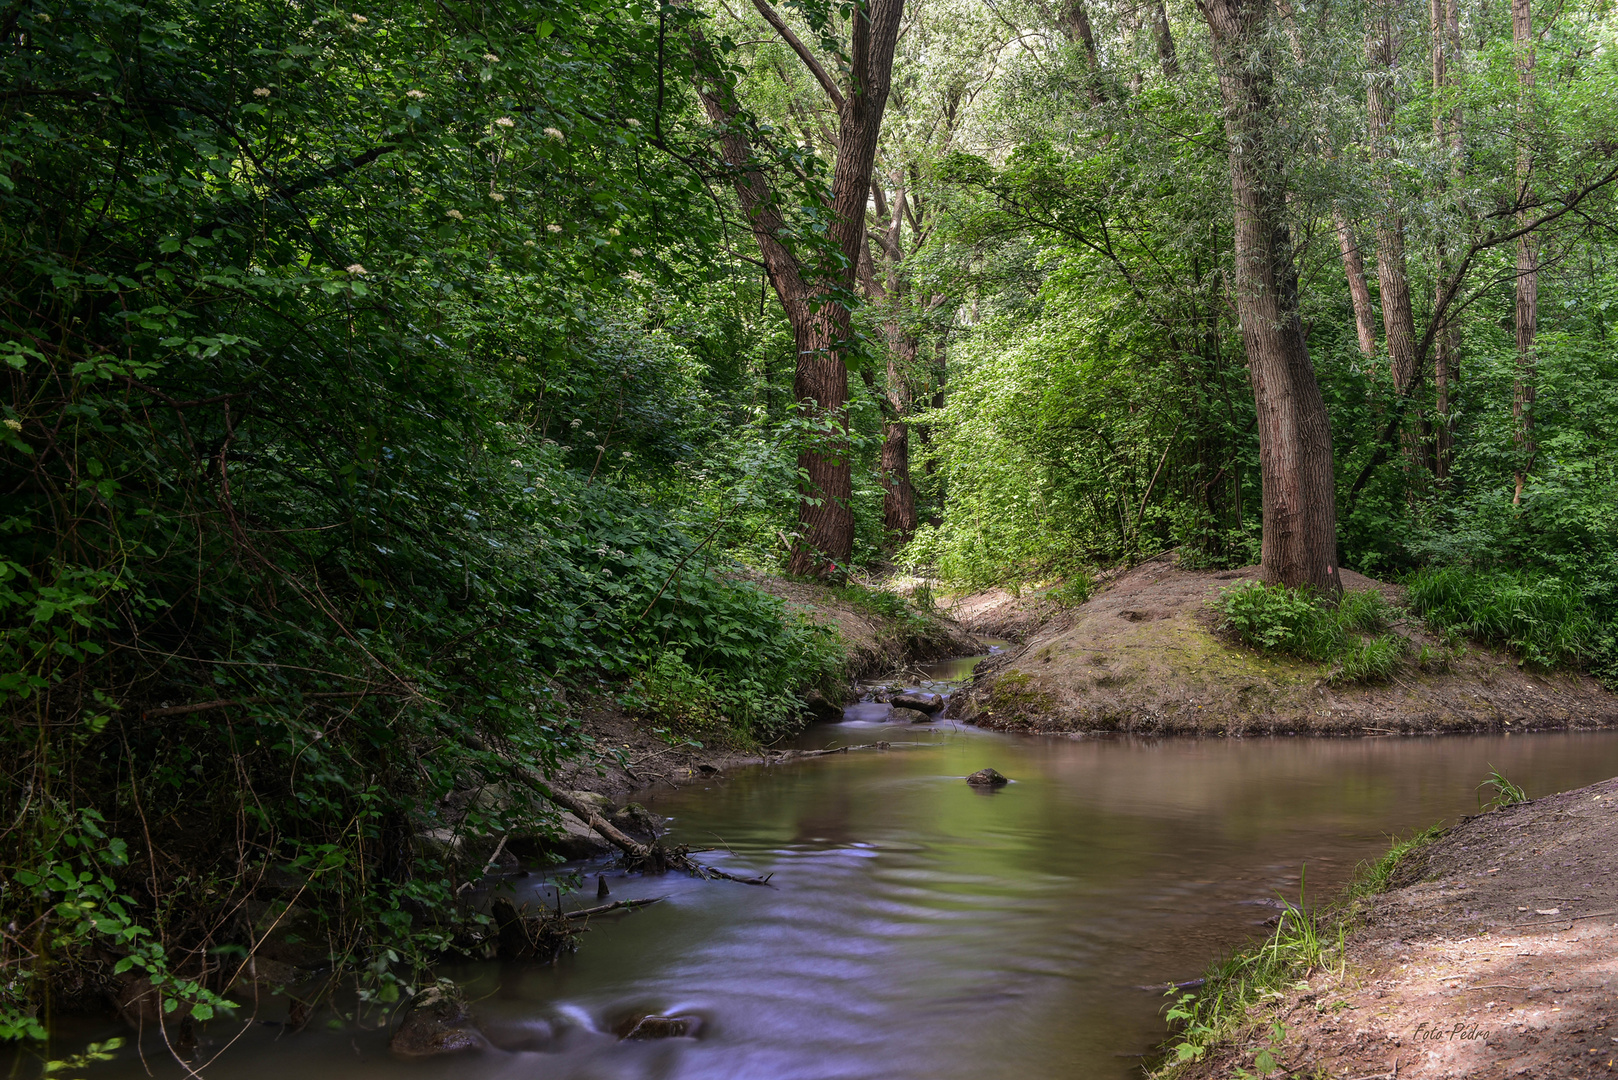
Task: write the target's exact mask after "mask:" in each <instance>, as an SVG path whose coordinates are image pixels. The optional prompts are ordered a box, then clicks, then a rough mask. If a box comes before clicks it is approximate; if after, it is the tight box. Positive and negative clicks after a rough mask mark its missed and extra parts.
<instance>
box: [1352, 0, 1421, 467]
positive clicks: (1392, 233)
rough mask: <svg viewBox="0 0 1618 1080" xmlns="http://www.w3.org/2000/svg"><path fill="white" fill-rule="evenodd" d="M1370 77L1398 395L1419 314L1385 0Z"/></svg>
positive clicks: (1379, 266)
mask: <svg viewBox="0 0 1618 1080" xmlns="http://www.w3.org/2000/svg"><path fill="white" fill-rule="evenodd" d="M1366 51H1367V54H1368V57H1367V58H1368V59H1369V60H1370V68H1371V71H1370V79H1369V80H1367V82H1366V90H1365V111H1366V116H1367V118H1368V126H1369V136H1370V143H1371V156H1372V159H1373V160H1374V161H1377V162H1379V163H1380V165H1379V167H1378V168H1377V170H1376V172H1377V175H1378V177H1379V180H1378V188H1379V191H1378V194H1379V195H1380V197H1381V204H1382V205H1381V206H1380V207H1379V208H1378V212H1377V218H1376V277H1377V282H1378V284H1379V285H1380V287H1381V291H1382V333H1383V340H1385V341H1386V342H1387V346H1388V369H1389V374H1390V375H1391V376H1392V377H1393V390H1394V393H1395V394H1396V395H1397V396H1399V397H1405V396H1407V395H1408V394H1410V393H1411V391H1412V390H1413V389H1414V388H1415V384H1416V316H1415V310H1414V308H1413V306H1412V304H1411V302H1410V279H1409V277H1408V275H1407V273H1406V268H1405V237H1404V215H1403V214H1401V213H1399V210H1398V205H1397V196H1396V193H1395V191H1394V187H1393V175H1392V174H1393V167H1392V163H1393V139H1394V130H1393V118H1394V100H1393V70H1394V54H1393V20H1392V17H1391V13H1390V12H1389V10H1388V4H1387V3H1386V0H1383V2H1379V3H1376V4H1375V5H1373V7H1372V17H1371V33H1370V35H1369V39H1368V41H1367V50H1366ZM1401 441H1402V442H1403V444H1404V451H1405V464H1406V471H1407V475H1409V476H1410V477H1411V478H1412V479H1414V478H1415V476H1416V475H1418V474H1417V470H1418V469H1419V468H1420V467H1421V464H1422V462H1421V444H1420V442H1418V441H1417V440H1416V439H1415V438H1414V437H1413V436H1412V435H1411V433H1410V432H1409V431H1408V430H1406V431H1405V432H1403V433H1402V437H1401Z"/></svg>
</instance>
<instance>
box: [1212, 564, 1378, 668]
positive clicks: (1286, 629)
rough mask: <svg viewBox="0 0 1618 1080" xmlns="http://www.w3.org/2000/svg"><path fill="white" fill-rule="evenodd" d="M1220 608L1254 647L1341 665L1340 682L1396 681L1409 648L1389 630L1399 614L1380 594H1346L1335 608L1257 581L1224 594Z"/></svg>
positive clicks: (1309, 594)
mask: <svg viewBox="0 0 1618 1080" xmlns="http://www.w3.org/2000/svg"><path fill="white" fill-rule="evenodd" d="M1214 607H1215V608H1217V609H1218V610H1219V611H1220V613H1221V614H1223V615H1224V616H1225V621H1224V624H1223V627H1222V628H1223V629H1226V630H1230V631H1232V632H1234V633H1235V635H1236V637H1237V638H1238V639H1240V640H1241V641H1243V642H1244V643H1246V644H1248V645H1252V646H1254V647H1256V648H1258V649H1260V650H1262V651H1264V652H1280V653H1286V654H1288V655H1291V656H1296V657H1298V658H1300V659H1303V660H1314V661H1317V662H1328V661H1336V662H1337V664H1338V667H1337V668H1336V670H1334V671H1333V672H1332V674H1331V676H1330V678H1331V681H1332V682H1334V683H1337V682H1377V681H1382V680H1386V679H1389V678H1392V676H1393V674H1394V672H1396V671H1398V669H1399V666H1400V665H1401V664H1402V663H1404V657H1405V653H1406V651H1407V649H1408V647H1409V643H1408V642H1407V641H1406V639H1405V638H1403V637H1402V636H1400V635H1398V634H1394V633H1388V632H1386V631H1387V630H1388V627H1389V626H1391V625H1392V624H1393V623H1394V621H1396V620H1397V619H1398V618H1399V611H1398V609H1396V608H1394V607H1393V606H1392V605H1391V604H1389V603H1388V602H1387V600H1385V599H1384V598H1383V597H1382V594H1381V593H1379V592H1376V591H1374V590H1371V591H1366V592H1352V593H1346V594H1344V596H1343V597H1342V598H1341V600H1340V601H1339V602H1338V603H1337V604H1336V605H1335V606H1334V605H1332V604H1329V603H1327V602H1326V601H1325V600H1324V599H1323V598H1321V597H1320V596H1319V595H1318V594H1316V593H1315V592H1314V591H1313V590H1310V589H1289V588H1287V587H1286V586H1284V585H1265V584H1263V583H1261V582H1252V583H1250V584H1247V585H1238V586H1236V587H1234V588H1230V589H1224V590H1222V591H1221V592H1220V593H1219V595H1218V597H1216V598H1215V600H1214ZM1372 635H1375V636H1372Z"/></svg>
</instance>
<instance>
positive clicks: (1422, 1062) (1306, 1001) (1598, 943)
mask: <svg viewBox="0 0 1618 1080" xmlns="http://www.w3.org/2000/svg"><path fill="white" fill-rule="evenodd" d="M1615 851H1618V780H1608V781H1605V782H1603V783H1600V784H1596V785H1593V786H1591V787H1587V788H1580V789H1579V790H1577V791H1569V792H1565V793H1563V794H1560V795H1552V796H1550V797H1548V798H1543V799H1536V800H1534V801H1533V802H1529V803H1523V804H1520V805H1517V806H1512V807H1507V808H1505V809H1501V810H1495V811H1492V812H1490V813H1487V814H1483V815H1481V816H1479V817H1475V818H1470V819H1468V820H1466V821H1463V822H1462V823H1461V824H1460V825H1459V826H1458V827H1456V828H1455V829H1454V830H1453V831H1451V832H1450V833H1449V834H1448V835H1447V836H1445V837H1443V838H1442V839H1441V840H1439V841H1437V842H1436V843H1434V844H1433V845H1431V846H1430V847H1428V848H1426V849H1424V850H1423V851H1421V852H1420V853H1418V854H1417V855H1415V856H1414V857H1413V858H1412V860H1411V862H1410V864H1409V865H1408V866H1406V867H1401V869H1400V872H1399V875H1398V878H1399V880H1403V881H1406V882H1408V884H1405V885H1404V887H1402V888H1397V889H1394V890H1393V891H1391V892H1388V893H1386V894H1384V895H1382V896H1380V897H1377V898H1375V899H1374V900H1373V901H1371V902H1370V905H1369V910H1368V911H1367V912H1366V913H1365V914H1364V915H1363V916H1362V926H1361V929H1359V930H1358V931H1356V932H1355V933H1354V934H1353V936H1351V937H1350V938H1349V940H1348V943H1347V947H1346V962H1345V963H1344V965H1343V966H1342V968H1341V970H1340V971H1338V972H1336V973H1326V974H1321V973H1315V974H1314V975H1312V977H1310V978H1309V979H1308V980H1307V989H1305V988H1302V987H1297V988H1293V989H1290V990H1289V991H1287V992H1286V993H1285V994H1284V995H1283V996H1282V997H1281V998H1280V999H1279V1000H1276V1001H1274V1002H1273V1003H1271V1004H1268V1005H1265V1006H1263V1007H1261V1008H1259V1009H1257V1010H1254V1011H1253V1012H1252V1013H1250V1014H1249V1015H1250V1018H1251V1020H1252V1024H1251V1025H1250V1026H1249V1027H1248V1028H1247V1029H1246V1030H1244V1031H1243V1032H1241V1033H1240V1034H1239V1035H1238V1037H1237V1038H1235V1039H1233V1040H1231V1041H1230V1042H1229V1043H1227V1044H1225V1045H1223V1046H1221V1047H1219V1048H1217V1049H1215V1050H1214V1051H1213V1052H1211V1053H1210V1054H1209V1055H1208V1056H1207V1057H1206V1058H1205V1059H1204V1060H1203V1061H1202V1062H1200V1063H1197V1064H1195V1065H1193V1066H1191V1067H1190V1068H1187V1069H1184V1070H1182V1071H1180V1072H1179V1073H1177V1077H1178V1078H1181V1080H1212V1078H1214V1077H1237V1076H1240V1075H1244V1074H1243V1073H1241V1072H1240V1071H1239V1070H1242V1069H1246V1070H1247V1073H1248V1074H1250V1073H1252V1072H1253V1070H1254V1067H1255V1059H1256V1058H1257V1056H1258V1054H1259V1053H1260V1052H1261V1051H1263V1050H1266V1049H1268V1050H1269V1051H1270V1052H1271V1053H1272V1054H1273V1055H1274V1058H1275V1060H1276V1062H1277V1064H1278V1065H1279V1066H1280V1068H1281V1072H1279V1073H1278V1074H1277V1075H1284V1076H1297V1077H1319V1078H1321V1080H1337V1078H1340V1077H1355V1078H1371V1077H1383V1078H1393V1077H1397V1078H1399V1080H1406V1078H1408V1080H1439V1078H1449V1077H1467V1078H1493V1077H1526V1078H1529V1080H1540V1078H1543V1080H1553V1078H1554V1080H1565V1078H1575V1077H1593V1076H1612V1075H1614V1074H1618V999H1615V998H1614V989H1615V988H1618V877H1615V876H1614V874H1613V869H1614V852H1615ZM1276 1020H1280V1021H1281V1023H1282V1024H1283V1025H1284V1027H1285V1035H1284V1037H1282V1038H1280V1039H1276V1038H1275V1036H1274V1030H1275V1029H1274V1028H1273V1027H1272V1024H1273V1022H1274V1021H1276Z"/></svg>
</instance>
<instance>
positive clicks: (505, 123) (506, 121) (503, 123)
mask: <svg viewBox="0 0 1618 1080" xmlns="http://www.w3.org/2000/svg"><path fill="white" fill-rule="evenodd" d="M495 124H496V125H498V126H500V127H503V128H508V127H516V126H517V121H515V120H513V119H512V118H511V117H509V116H502V117H501V118H500V119H498V120H496V121H495Z"/></svg>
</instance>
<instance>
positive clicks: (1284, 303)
mask: <svg viewBox="0 0 1618 1080" xmlns="http://www.w3.org/2000/svg"><path fill="white" fill-rule="evenodd" d="M1198 7H1199V8H1200V9H1201V11H1202V13H1203V16H1204V17H1205V18H1206V19H1207V22H1208V29H1209V31H1210V32H1211V34H1212V37H1213V45H1214V50H1213V52H1214V63H1215V66H1216V67H1217V69H1218V72H1219V89H1220V96H1221V98H1222V99H1223V104H1224V113H1225V131H1226V135H1227V137H1228V139H1229V142H1230V187H1231V195H1232V198H1233V201H1234V203H1235V229H1234V233H1235V236H1234V243H1235V256H1236V275H1235V276H1236V306H1237V311H1238V313H1239V315H1240V318H1241V326H1242V342H1243V344H1244V345H1245V346H1246V351H1247V366H1248V376H1249V379H1250V381H1251V383H1252V387H1253V402H1254V405H1255V407H1256V410H1257V414H1258V440H1259V474H1260V478H1261V480H1262V483H1263V504H1264V534H1263V540H1262V546H1261V551H1262V559H1261V572H1260V576H1261V577H1262V578H1263V580H1265V581H1266V582H1270V583H1272V584H1283V585H1293V586H1297V585H1310V586H1313V587H1315V588H1316V589H1319V590H1321V591H1322V592H1324V593H1326V594H1327V595H1329V596H1334V597H1335V596H1336V595H1338V594H1339V593H1340V592H1341V591H1342V578H1341V575H1340V572H1339V568H1338V565H1337V502H1336V493H1335V490H1334V487H1333V475H1332V445H1331V421H1330V418H1329V417H1328V416H1327V414H1326V403H1325V399H1324V398H1323V397H1322V396H1321V393H1320V385H1319V383H1318V382H1316V380H1315V371H1314V365H1313V364H1312V363H1311V362H1310V359H1309V351H1308V347H1307V346H1306V345H1305V343H1304V340H1303V328H1302V325H1301V324H1300V322H1299V318H1298V272H1297V268H1296V266H1295V265H1294V263H1293V251H1292V237H1291V233H1290V231H1289V229H1288V227H1287V221H1286V190H1285V183H1284V180H1283V172H1282V161H1283V155H1284V154H1285V152H1286V149H1285V147H1284V145H1282V140H1281V139H1280V138H1279V137H1278V130H1277V129H1278V120H1279V117H1278V115H1277V107H1276V102H1275V97H1274V93H1273V88H1274V83H1273V78H1274V75H1273V72H1274V60H1275V57H1274V48H1273V45H1272V44H1271V41H1272V39H1271V36H1270V35H1269V34H1268V33H1267V29H1268V28H1267V26H1266V23H1267V22H1268V16H1269V14H1270V12H1271V11H1272V10H1273V8H1272V3H1271V0H1199V3H1198Z"/></svg>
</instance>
